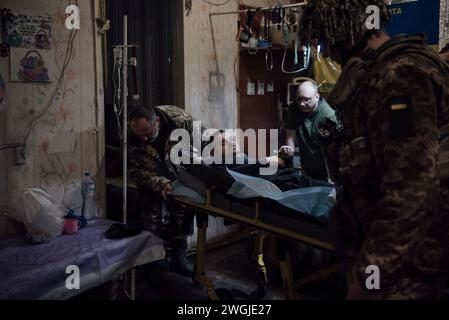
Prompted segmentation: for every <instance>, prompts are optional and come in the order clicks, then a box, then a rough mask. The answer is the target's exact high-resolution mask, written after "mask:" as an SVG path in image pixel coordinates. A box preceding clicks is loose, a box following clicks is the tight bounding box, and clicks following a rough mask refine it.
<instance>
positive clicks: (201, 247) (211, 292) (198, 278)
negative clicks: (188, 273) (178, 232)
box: [193, 214, 220, 300]
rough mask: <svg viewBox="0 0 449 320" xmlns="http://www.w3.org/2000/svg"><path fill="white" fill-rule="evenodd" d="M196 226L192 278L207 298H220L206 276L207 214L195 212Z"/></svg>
mask: <svg viewBox="0 0 449 320" xmlns="http://www.w3.org/2000/svg"><path fill="white" fill-rule="evenodd" d="M196 219H197V226H198V237H197V244H196V246H197V252H196V264H195V274H194V276H193V280H194V281H195V282H198V283H199V284H201V285H202V286H203V287H204V288H205V289H206V292H207V295H208V297H209V299H211V300H220V298H219V297H218V295H217V293H216V291H215V289H214V286H213V284H212V281H211V280H210V279H209V278H208V277H207V276H206V270H205V269H206V268H205V261H204V252H205V247H206V231H207V219H208V216H207V215H203V214H197V215H196Z"/></svg>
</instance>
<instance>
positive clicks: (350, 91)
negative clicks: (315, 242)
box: [301, 0, 449, 299]
mask: <svg viewBox="0 0 449 320" xmlns="http://www.w3.org/2000/svg"><path fill="white" fill-rule="evenodd" d="M369 5H376V6H378V7H379V8H380V18H381V21H382V22H383V23H385V22H387V21H388V20H389V12H388V7H387V6H386V5H385V4H384V2H383V1H381V0H357V1H352V0H347V1H330V0H312V1H310V2H309V4H308V5H307V6H306V7H305V11H304V13H303V18H302V22H301V24H302V32H303V39H304V41H310V40H311V39H314V38H318V39H319V40H320V41H323V42H325V46H326V50H327V53H328V55H330V56H331V58H333V59H334V60H336V61H337V62H338V63H340V64H341V65H343V66H344V69H343V72H342V74H341V76H340V79H339V81H338V83H337V85H336V87H335V89H334V91H333V92H332V93H331V94H330V97H329V98H328V100H329V103H330V104H331V105H332V106H334V107H336V109H337V115H338V117H339V120H340V121H341V122H342V125H343V128H342V130H341V131H339V132H337V131H336V130H335V129H334V128H332V125H329V124H327V125H326V126H323V128H322V131H323V132H324V133H328V132H333V133H334V135H333V137H334V139H332V140H333V141H332V143H330V144H329V145H328V147H327V161H328V166H329V168H330V170H331V171H332V172H333V176H334V179H335V180H336V181H338V183H339V184H340V185H342V186H343V188H342V190H343V191H342V192H340V194H339V195H338V204H337V207H336V210H335V211H334V213H333V219H332V224H333V226H334V228H335V231H336V235H337V238H338V241H337V245H336V251H337V254H339V255H340V257H341V258H343V259H342V261H343V262H344V263H343V265H344V268H345V271H346V274H347V282H348V295H347V298H348V299H358V298H359V299H371V298H377V299H429V298H438V297H440V296H441V294H442V292H443V290H444V288H445V285H446V280H447V274H448V271H449V263H448V259H449V241H448V240H449V179H448V178H449V175H448V162H447V161H448V160H447V157H448V156H449V153H448V150H447V148H448V138H447V136H448V134H449V130H448V124H449V86H448V84H449V66H448V65H447V64H446V63H445V62H443V60H442V59H440V58H439V56H438V54H437V53H436V52H434V51H432V50H431V49H428V47H427V46H426V44H425V42H424V40H423V39H422V38H420V37H411V36H405V35H401V36H396V37H392V38H390V37H389V36H388V35H387V34H386V33H385V32H384V31H383V30H382V29H380V30H367V28H366V24H365V22H366V19H367V17H368V15H367V14H366V13H365V12H366V8H367V6H369ZM370 265H374V266H377V267H378V268H379V271H380V279H379V280H380V290H374V291H372V290H367V287H370V286H367V280H368V282H370V281H371V280H372V279H373V278H370V275H371V274H372V273H371V272H372V271H370V273H367V267H368V266H370ZM371 284H375V281H374V282H371Z"/></svg>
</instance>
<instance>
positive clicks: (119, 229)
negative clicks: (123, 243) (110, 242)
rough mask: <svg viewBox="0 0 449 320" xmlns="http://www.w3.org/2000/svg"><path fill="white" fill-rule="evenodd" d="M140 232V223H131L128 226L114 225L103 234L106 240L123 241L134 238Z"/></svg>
mask: <svg viewBox="0 0 449 320" xmlns="http://www.w3.org/2000/svg"><path fill="white" fill-rule="evenodd" d="M140 232H142V225H141V224H140V222H134V221H133V222H131V223H129V224H123V223H114V224H112V225H111V226H110V227H109V229H108V230H107V231H106V232H105V236H106V238H108V239H123V238H129V237H134V236H136V235H138V234H139V233H140Z"/></svg>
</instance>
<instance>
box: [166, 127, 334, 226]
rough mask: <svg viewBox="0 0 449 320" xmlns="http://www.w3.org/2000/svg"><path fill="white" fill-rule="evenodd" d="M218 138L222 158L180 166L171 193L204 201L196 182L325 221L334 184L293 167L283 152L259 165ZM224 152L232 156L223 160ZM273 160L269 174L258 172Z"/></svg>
mask: <svg viewBox="0 0 449 320" xmlns="http://www.w3.org/2000/svg"><path fill="white" fill-rule="evenodd" d="M216 139H217V137H216ZM215 141H216V142H217V140H215ZM220 141H221V143H222V145H223V148H222V152H223V159H222V160H223V161H220V163H217V162H213V163H211V161H207V160H208V159H203V161H202V163H201V164H188V165H183V166H182V170H181V173H180V175H179V178H178V181H176V182H175V184H174V191H173V193H172V195H174V196H182V197H187V198H190V199H191V200H194V201H196V202H199V203H205V199H204V196H202V195H200V194H198V192H196V190H198V188H197V184H198V181H199V182H200V183H202V184H204V186H205V188H209V187H211V186H214V187H215V188H216V189H217V190H219V191H220V192H221V193H224V194H227V195H230V196H233V197H236V198H240V199H249V198H266V199H271V200H274V201H276V202H278V203H279V204H281V205H283V206H285V207H288V208H290V209H293V210H295V211H299V212H301V213H304V214H308V215H310V216H312V217H314V218H317V219H319V220H321V221H327V220H328V216H329V212H330V209H331V208H332V206H333V204H334V203H335V189H334V185H333V184H331V183H328V182H326V181H319V180H313V179H311V178H308V177H306V176H303V175H302V174H301V173H300V172H299V170H298V169H295V168H293V167H292V159H291V158H288V157H284V156H283V155H281V157H280V158H278V157H270V158H267V161H266V164H262V163H260V162H259V161H251V159H249V158H248V157H247V156H246V155H244V154H240V153H239V152H238V150H239V149H238V146H236V144H234V143H233V142H231V141H229V140H227V139H225V138H224V137H222V136H218V142H219V143H220ZM229 149H232V152H229ZM226 151H228V152H226ZM225 154H228V155H229V154H232V159H225V158H224V155H225ZM226 160H227V161H226ZM272 161H277V164H278V165H279V169H278V170H277V171H276V172H275V173H273V174H270V175H260V170H259V169H260V168H261V167H267V166H269V162H272ZM207 163H210V164H207Z"/></svg>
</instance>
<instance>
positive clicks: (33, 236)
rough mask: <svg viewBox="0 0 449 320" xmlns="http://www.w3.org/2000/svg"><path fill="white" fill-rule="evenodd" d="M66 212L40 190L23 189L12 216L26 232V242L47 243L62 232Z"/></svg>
mask: <svg viewBox="0 0 449 320" xmlns="http://www.w3.org/2000/svg"><path fill="white" fill-rule="evenodd" d="M65 215H66V210H65V208H64V206H63V205H58V204H56V203H55V201H54V199H52V198H51V197H50V195H48V193H46V192H45V191H44V190H41V189H25V190H24V191H23V192H22V194H21V195H20V197H19V199H18V204H17V212H16V215H15V216H13V218H15V219H16V220H18V221H19V222H21V223H23V224H24V225H25V227H26V230H27V241H29V242H32V243H42V242H49V241H51V240H52V239H54V238H55V237H57V236H59V235H60V234H62V232H63V228H64V216H65Z"/></svg>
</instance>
